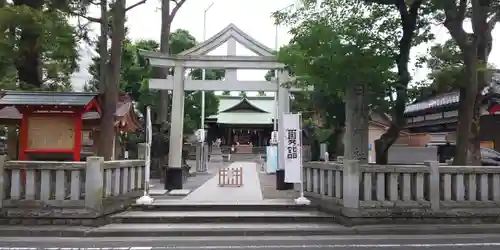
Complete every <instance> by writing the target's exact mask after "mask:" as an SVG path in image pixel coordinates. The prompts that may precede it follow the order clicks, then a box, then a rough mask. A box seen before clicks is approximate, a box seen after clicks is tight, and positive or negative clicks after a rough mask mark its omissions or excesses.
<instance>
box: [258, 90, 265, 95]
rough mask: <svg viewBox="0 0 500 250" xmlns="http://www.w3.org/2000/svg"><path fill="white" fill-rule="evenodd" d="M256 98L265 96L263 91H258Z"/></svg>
mask: <svg viewBox="0 0 500 250" xmlns="http://www.w3.org/2000/svg"><path fill="white" fill-rule="evenodd" d="M257 96H266V92H265V91H259V92H258V93H257Z"/></svg>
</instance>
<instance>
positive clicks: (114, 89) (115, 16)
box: [99, 0, 126, 160]
mask: <svg viewBox="0 0 500 250" xmlns="http://www.w3.org/2000/svg"><path fill="white" fill-rule="evenodd" d="M125 5H126V0H116V1H115V4H114V6H113V9H112V11H111V13H112V14H111V15H112V27H113V28H112V32H113V33H112V34H111V55H110V60H109V63H108V67H107V70H108V74H107V77H108V83H107V86H106V91H105V93H104V109H103V110H102V118H101V133H100V136H99V138H100V140H101V142H100V145H102V148H100V152H99V153H100V154H99V155H100V156H103V157H104V159H105V160H111V158H112V156H113V151H114V147H113V141H114V136H115V128H114V122H115V116H114V114H115V112H116V105H117V103H118V94H119V93H118V91H119V86H120V68H121V62H122V52H123V40H124V39H125Z"/></svg>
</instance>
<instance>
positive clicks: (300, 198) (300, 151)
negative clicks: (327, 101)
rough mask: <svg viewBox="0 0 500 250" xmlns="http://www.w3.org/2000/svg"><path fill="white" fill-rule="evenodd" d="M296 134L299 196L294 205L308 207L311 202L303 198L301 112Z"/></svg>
mask: <svg viewBox="0 0 500 250" xmlns="http://www.w3.org/2000/svg"><path fill="white" fill-rule="evenodd" d="M298 132H299V138H300V142H299V143H300V144H299V150H298V151H299V155H300V157H299V160H300V163H299V164H300V186H299V188H300V196H299V198H297V199H295V204H299V205H309V204H311V201H310V200H309V199H307V198H306V197H305V196H304V164H303V160H302V158H303V156H302V144H303V142H302V112H299V129H298Z"/></svg>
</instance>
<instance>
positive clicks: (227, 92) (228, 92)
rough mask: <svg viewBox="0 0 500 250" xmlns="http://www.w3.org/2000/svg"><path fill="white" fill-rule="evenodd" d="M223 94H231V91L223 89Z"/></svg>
mask: <svg viewBox="0 0 500 250" xmlns="http://www.w3.org/2000/svg"><path fill="white" fill-rule="evenodd" d="M222 95H231V91H227V90H225V91H222Z"/></svg>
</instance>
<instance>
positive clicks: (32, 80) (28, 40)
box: [14, 0, 44, 88]
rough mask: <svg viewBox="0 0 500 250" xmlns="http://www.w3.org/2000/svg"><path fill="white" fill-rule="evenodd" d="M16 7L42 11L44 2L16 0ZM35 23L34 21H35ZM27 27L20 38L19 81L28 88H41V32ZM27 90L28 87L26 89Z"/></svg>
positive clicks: (41, 0) (17, 65)
mask: <svg viewBox="0 0 500 250" xmlns="http://www.w3.org/2000/svg"><path fill="white" fill-rule="evenodd" d="M14 4H15V5H25V6H27V7H30V8H31V9H32V11H42V8H43V4H44V1H43V0H15V1H14ZM33 21H34V20H33ZM29 26H30V25H29V24H27V25H25V26H24V27H23V28H22V30H21V36H20V38H19V52H18V53H19V55H18V58H17V59H16V63H15V64H16V69H17V74H18V77H19V81H20V82H21V83H22V84H25V85H27V87H28V88H41V87H42V85H43V76H42V60H41V42H40V36H41V31H40V30H38V29H36V28H35V29H33V28H29ZM25 88H26V87H25Z"/></svg>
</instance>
